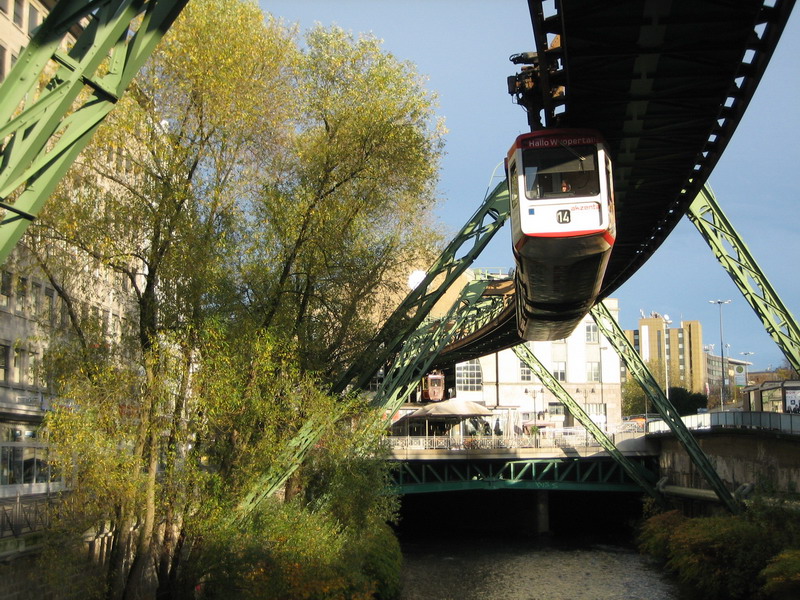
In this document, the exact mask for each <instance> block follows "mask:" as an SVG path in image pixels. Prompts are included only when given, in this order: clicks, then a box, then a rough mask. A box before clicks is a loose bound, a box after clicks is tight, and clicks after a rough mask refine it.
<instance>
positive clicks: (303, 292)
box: [243, 27, 443, 372]
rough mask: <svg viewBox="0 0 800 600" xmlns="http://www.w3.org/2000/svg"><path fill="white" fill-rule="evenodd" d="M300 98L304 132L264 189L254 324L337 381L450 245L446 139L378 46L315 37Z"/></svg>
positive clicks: (250, 275)
mask: <svg viewBox="0 0 800 600" xmlns="http://www.w3.org/2000/svg"><path fill="white" fill-rule="evenodd" d="M296 89H297V91H298V95H299V99H300V114H299V115H298V127H297V129H296V130H295V132H294V138H293V140H292V145H291V148H290V152H288V153H287V154H286V155H284V156H283V157H282V158H283V162H282V164H281V167H282V168H280V169H279V170H277V171H273V172H265V174H264V175H265V177H264V178H263V179H261V183H262V193H261V196H260V198H259V199H258V201H257V202H256V203H255V204H254V206H253V209H254V210H253V213H252V218H253V225H254V227H255V230H256V231H255V232H254V233H255V235H253V236H252V237H251V238H250V239H251V240H252V242H253V244H254V245H257V247H258V249H259V251H258V252H256V251H255V249H254V251H253V252H251V253H249V254H248V256H253V257H254V258H255V260H253V261H248V262H246V263H245V264H244V265H243V271H244V281H245V284H246V285H247V288H248V292H249V294H250V296H251V298H252V302H251V304H250V306H249V308H250V310H251V311H252V315H253V317H254V320H255V322H256V323H257V324H258V325H260V326H261V327H263V328H265V329H274V330H276V331H280V332H283V334H285V335H287V336H291V337H292V338H293V339H296V340H298V343H299V346H300V348H301V355H302V356H303V361H304V365H305V367H306V368H308V369H311V370H326V371H328V372H330V371H331V370H334V369H336V368H337V367H339V368H341V366H342V365H345V366H346V365H348V364H349V362H350V361H351V360H352V358H353V356H354V355H355V354H356V353H357V352H358V351H359V350H360V349H361V348H362V347H363V344H364V343H365V340H367V339H369V338H370V337H371V336H372V334H374V328H375V325H376V323H378V322H379V320H380V318H381V317H382V316H384V315H385V314H386V312H387V311H388V310H390V306H388V305H387V304H388V302H387V300H396V297H397V294H398V293H399V292H400V290H401V289H402V287H404V286H405V282H406V280H407V277H408V274H409V273H410V272H411V270H412V269H413V268H415V266H416V267H417V268H418V265H419V264H420V261H421V260H422V261H423V264H426V263H425V262H424V261H426V260H427V259H429V258H430V251H431V249H432V248H435V247H436V245H437V244H438V242H440V241H441V237H442V236H441V234H440V233H439V232H437V230H436V228H435V227H433V226H432V225H433V223H432V222H431V214H432V213H431V209H432V208H433V206H434V204H435V192H434V187H433V185H434V183H435V179H434V176H435V173H436V169H437V167H438V159H439V156H440V153H441V144H442V137H441V136H442V133H443V128H442V125H441V123H440V122H437V121H435V120H434V118H433V106H434V104H433V102H434V98H433V97H432V96H431V95H430V94H429V93H428V92H427V91H426V90H425V89H424V88H423V87H422V81H421V79H420V77H419V76H418V75H417V74H416V73H415V71H414V70H413V68H412V66H411V65H410V64H407V63H404V62H401V61H399V60H397V59H396V58H395V57H393V56H392V55H390V54H386V53H383V52H382V51H381V49H380V44H379V42H378V40H376V39H375V38H373V37H371V36H364V37H360V38H358V39H354V38H353V37H352V36H351V35H349V34H347V33H345V32H344V31H342V30H340V29H337V28H333V29H323V28H321V27H318V28H316V29H314V30H312V31H311V32H310V33H309V34H308V37H307V39H306V48H305V50H304V52H303V53H302V56H301V58H300V61H299V66H298V69H297V82H296ZM422 257H425V258H424V259H423V258H422Z"/></svg>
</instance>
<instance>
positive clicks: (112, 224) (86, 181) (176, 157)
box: [28, 0, 442, 599]
mask: <svg viewBox="0 0 800 600" xmlns="http://www.w3.org/2000/svg"><path fill="white" fill-rule="evenodd" d="M295 35H296V34H295V32H294V31H293V30H291V29H289V28H287V27H285V26H284V25H283V24H281V23H278V22H276V21H274V20H267V21H265V20H264V17H263V15H262V14H261V13H260V12H259V10H258V8H257V6H256V5H254V4H252V3H250V2H242V1H238V0H219V1H212V0H195V1H193V2H192V3H190V4H189V6H188V8H187V9H186V10H185V11H184V13H183V14H182V16H181V18H180V19H179V21H178V22H177V23H176V25H175V27H174V28H173V30H172V31H171V32H170V34H169V35H168V36H167V37H166V38H165V40H164V43H163V44H162V45H161V46H160V47H159V48H158V49H157V51H156V52H155V53H154V55H153V58H152V60H151V61H150V62H149V63H148V65H147V66H146V68H145V69H144V70H143V72H142V74H141V76H140V77H139V78H138V79H137V80H136V82H135V84H134V86H133V88H132V89H131V90H130V93H129V94H128V95H127V96H126V97H125V98H123V99H122V100H121V101H120V106H119V107H118V108H117V110H115V112H113V113H112V116H111V117H110V119H109V120H108V122H107V124H106V125H105V126H104V127H103V128H102V130H101V131H99V132H98V134H97V135H96V136H95V138H94V140H93V143H92V146H91V148H90V149H89V150H88V151H87V152H86V153H85V154H84V155H83V157H82V159H81V160H80V161H79V162H78V163H77V164H76V166H75V168H74V169H73V171H72V172H71V175H70V177H69V179H68V180H67V181H65V183H64V185H63V186H62V188H61V190H60V195H59V197H58V198H57V199H56V200H55V201H54V202H51V203H50V204H49V205H48V209H47V212H46V213H45V214H44V215H43V217H42V219H41V222H40V223H39V224H38V225H37V227H36V228H35V229H34V230H31V235H30V236H29V237H28V244H29V246H30V248H31V249H32V251H33V252H34V253H35V254H36V255H37V256H38V257H39V259H40V260H41V263H42V266H43V268H44V269H45V271H46V272H47V273H49V274H50V276H51V277H52V280H53V282H54V284H58V283H59V282H65V281H70V282H71V281H76V282H77V281H83V282H84V283H85V284H86V286H85V289H83V290H79V289H78V287H79V286H77V284H75V285H73V286H66V285H60V286H58V288H57V289H58V291H59V294H60V296H61V297H62V301H63V302H64V305H65V306H67V307H69V306H71V305H75V306H78V305H81V304H83V306H86V301H87V299H91V297H92V294H95V295H98V294H101V293H102V294H105V293H109V294H115V295H118V296H120V297H121V298H123V299H124V300H126V301H129V305H128V308H129V311H128V313H127V318H128V323H129V324H130V327H129V328H127V330H126V333H127V335H122V336H119V337H118V339H116V341H117V342H119V345H118V346H114V345H112V344H110V343H109V342H110V341H111V340H110V339H109V337H108V336H107V335H105V332H104V331H103V328H102V327H92V326H91V323H92V320H91V319H90V318H84V316H83V313H84V312H87V314H88V315H89V316H91V311H81V310H77V309H76V310H74V311H70V314H71V315H73V318H72V323H73V329H74V331H75V332H76V333H78V335H77V336H74V337H70V336H67V337H64V338H62V339H61V343H55V341H54V343H53V345H52V348H51V352H50V360H49V365H50V367H49V368H50V373H51V378H52V379H53V380H54V381H55V382H57V383H58V386H59V391H60V392H61V394H62V396H63V397H65V398H70V399H71V400H70V401H69V402H64V403H63V404H62V406H61V408H60V409H59V410H56V411H54V413H53V415H52V416H51V418H50V419H49V420H48V427H49V430H50V435H51V440H52V441H53V442H54V444H55V445H56V446H57V447H58V448H60V449H61V450H62V453H61V454H60V457H61V461H62V463H61V464H62V466H63V468H64V470H65V472H69V473H70V474H71V479H70V483H71V484H72V485H73V486H74V490H75V494H74V495H73V496H72V497H73V498H75V499H76V500H77V499H80V498H83V499H84V500H86V499H88V498H101V499H103V501H102V502H97V503H96V510H92V511H85V510H82V507H81V505H80V504H78V503H72V504H69V505H65V506H67V507H68V508H72V509H73V510H72V511H65V513H64V514H65V516H69V517H70V519H71V521H69V522H70V523H72V525H73V527H74V529H72V531H80V530H83V531H85V530H86V529H87V528H88V527H89V526H90V525H91V524H92V523H94V524H95V525H99V524H101V523H102V527H103V528H105V529H107V530H110V532H111V533H112V535H113V539H114V546H113V549H112V552H111V558H110V561H109V563H108V572H107V577H106V582H105V589H106V596H107V597H108V598H114V599H116V598H138V597H147V596H150V597H151V596H152V595H153V594H154V593H155V590H156V587H157V588H158V591H159V594H160V595H163V596H164V597H179V596H180V594H181V593H182V591H181V590H183V589H184V588H183V587H182V586H181V585H180V582H181V581H183V582H184V583H187V582H189V583H191V577H195V580H197V579H199V578H202V577H204V576H205V575H206V574H207V573H210V572H214V573H216V575H219V574H220V572H221V571H220V570H219V569H216V570H215V566H214V565H213V564H206V563H203V562H202V561H201V560H199V559H198V560H199V562H197V563H196V564H195V565H194V567H192V568H190V567H189V566H187V565H186V564H185V561H184V559H185V557H186V556H187V554H189V552H188V549H189V548H191V549H192V550H193V554H192V556H200V557H208V556H209V553H208V552H206V551H204V549H206V550H207V549H208V548H209V547H213V544H210V543H209V540H210V539H212V538H213V537H214V535H213V534H214V531H223V530H224V531H228V533H230V531H229V530H228V529H226V527H227V526H223V525H219V523H221V522H223V521H225V520H224V519H222V520H220V513H225V511H229V510H230V508H231V507H232V506H235V505H236V503H237V502H238V501H239V500H241V498H240V497H239V496H240V495H241V493H242V490H244V489H245V487H246V485H245V484H246V483H247V482H248V480H249V479H251V478H252V477H253V476H254V474H256V473H258V472H262V471H264V470H266V469H267V468H269V465H270V461H271V459H272V457H274V456H275V455H277V454H278V453H279V452H280V449H281V448H282V447H284V446H285V445H287V444H288V443H289V441H290V440H291V439H292V437H293V435H294V434H295V433H296V432H297V430H298V429H299V428H300V426H301V425H302V423H303V422H304V420H305V419H308V418H311V417H315V416H317V417H318V416H319V415H321V414H325V413H326V411H327V412H330V411H331V410H332V403H333V402H334V399H332V398H330V397H329V396H328V395H326V394H325V393H323V391H322V390H323V389H324V388H325V380H324V378H325V376H327V375H328V374H330V373H335V372H336V371H337V370H340V369H342V368H344V367H345V366H347V361H348V360H349V359H350V358H351V357H352V356H353V354H354V353H356V352H358V350H359V349H360V347H361V346H363V344H364V341H365V340H366V339H368V337H369V336H370V335H371V333H372V332H373V331H374V329H375V328H376V327H377V325H378V324H379V321H380V318H381V315H382V314H383V313H384V312H387V311H388V309H389V305H390V304H391V302H392V301H393V299H394V298H395V297H396V294H397V293H398V292H399V289H400V287H401V286H403V285H405V278H406V277H405V276H406V274H407V271H409V270H410V269H411V266H412V265H413V266H416V264H415V260H417V259H418V257H419V256H421V255H424V254H425V253H426V252H427V251H428V250H429V249H430V248H431V247H432V246H434V245H435V244H436V242H437V240H438V238H439V234H438V233H437V232H436V230H435V228H433V227H431V219H430V214H431V212H430V211H431V208H432V206H433V183H434V175H435V172H436V167H437V160H438V157H439V154H440V152H441V134H442V128H441V124H439V123H437V122H435V120H434V119H433V108H432V107H433V99H432V97H431V96H430V95H429V94H428V93H427V92H426V91H425V90H424V88H423V87H422V85H421V80H420V79H419V77H418V76H417V75H416V73H415V72H414V70H413V68H412V67H411V65H408V64H405V63H402V62H400V61H398V60H396V59H395V58H394V57H392V56H391V55H387V54H385V53H382V52H381V50H380V45H379V43H378V42H377V41H376V40H375V39H374V38H371V37H367V38H360V39H358V40H355V39H353V38H352V37H351V36H349V35H347V34H345V33H344V32H342V31H341V30H339V29H335V28H334V29H331V30H326V29H322V28H318V29H315V30H314V31H313V32H312V33H310V34H309V37H308V39H307V40H306V46H305V47H304V48H300V46H299V45H298V43H297V42H296V39H295ZM105 272H112V273H115V274H116V277H117V280H115V281H108V282H107V283H102V284H100V285H99V287H98V280H97V278H96V277H95V275H96V274H98V273H105ZM92 287H94V290H92V289H91V288H92ZM125 290H127V292H126V291H125ZM313 371H322V372H323V374H322V376H321V378H320V377H317V376H315V375H314V374H313ZM76 407H77V410H76ZM363 410H364V409H363V408H357V407H355V408H352V409H348V410H347V411H346V414H347V415H348V421H347V422H348V423H354V420H356V419H358V418H359V415H360V414H362V413H363ZM318 421H319V422H325V420H324V419H318ZM341 426H342V425H341V424H340V425H335V424H328V427H329V429H330V430H331V431H330V432H329V433H330V434H331V435H338V437H335V438H332V439H339V440H341V439H345V438H346V436H343V435H342V431H344V430H341V429H339V430H338V433H337V432H334V429H333V428H340V427H341ZM347 431H351V430H349V429H348V430H347ZM351 433H352V431H351ZM373 433H374V432H373ZM324 439H325V438H324V437H323V442H322V443H321V445H320V447H319V448H317V449H316V450H315V452H314V453H312V456H311V460H312V462H313V461H316V462H314V463H313V464H314V465H315V466H312V467H311V468H310V469H309V470H308V472H307V473H306V474H305V477H306V478H307V480H308V482H309V486H308V489H307V492H306V493H305V494H304V495H302V496H301V497H299V500H298V502H301V503H304V504H303V505H302V506H301V509H302V510H303V511H312V512H314V511H327V513H330V515H332V516H331V517H330V521H325V522H326V523H327V522H330V523H350V524H349V525H346V526H347V527H348V528H349V529H348V531H350V532H351V534H352V535H353V539H357V538H358V532H359V531H362V530H363V529H364V528H365V527H375V526H376V524H377V523H379V522H383V521H385V519H386V517H387V516H388V515H389V513H390V512H391V510H392V508H391V505H387V504H386V503H385V501H384V500H382V499H381V497H380V495H376V494H373V495H368V494H361V495H360V498H359V499H360V501H361V502H362V503H363V504H364V505H370V506H373V507H374V509H373V512H372V513H371V514H374V515H375V518H372V519H367V520H366V521H365V522H361V521H360V520H359V519H357V518H356V517H357V516H358V514H362V513H363V511H356V512H355V513H354V512H352V511H349V512H348V511H347V510H346V508H347V506H348V503H347V502H346V501H345V500H344V499H343V498H344V496H345V495H346V494H345V491H344V490H347V489H348V485H343V484H342V481H343V479H342V477H341V476H337V475H336V469H338V468H344V469H353V468H356V466H357V467H358V469H359V471H363V472H365V473H372V475H367V476H366V477H367V480H369V481H373V482H374V485H373V484H370V483H368V482H367V481H366V480H365V479H363V478H362V479H357V480H356V479H353V480H351V481H352V482H353V484H352V485H351V486H350V488H352V489H361V490H370V489H371V490H373V491H374V490H377V489H380V486H381V482H382V480H381V477H382V473H383V471H382V470H381V469H380V468H376V467H375V463H374V462H370V461H371V459H372V458H374V457H375V449H374V447H372V446H370V444H369V443H366V442H364V443H361V442H359V443H353V444H350V445H348V446H346V447H342V446H337V445H336V444H332V443H328V444H326V443H325V442H324ZM84 445H91V446H92V448H93V449H94V450H93V451H92V452H86V453H85V456H86V458H87V459H88V460H81V461H78V462H77V463H76V464H73V463H72V461H73V457H74V456H75V455H76V454H77V455H79V456H80V455H81V453H82V448H83V447H84ZM332 448H338V450H337V452H336V456H335V457H334V458H330V456H331V449H332ZM104 449H109V450H113V451H109V453H108V456H105V450H104ZM98 453H100V454H103V455H104V458H103V460H100V459H99V458H98V460H91V457H93V456H96V455H97V454H98ZM325 457H328V458H325ZM323 458H325V460H323ZM367 459H369V460H367ZM340 464H341V465H345V466H343V467H339V466H337V465H340ZM320 465H322V466H320ZM364 469H365V470H364ZM326 482H327V483H326ZM326 485H327V486H335V489H334V488H330V487H329V488H326V487H325V486H326ZM237 494H238V495H239V496H237ZM200 499H203V502H201V501H200ZM368 499H369V500H368ZM206 501H207V502H206ZM381 507H382V508H381ZM309 518H311V517H309ZM327 518H328V517H325V519H327ZM65 523H67V521H65ZM332 526H333V525H332ZM220 528H221V529H220ZM267 529H269V528H267ZM259 531H262V530H259ZM265 531H266V530H265ZM331 531H332V533H335V531H334V530H331ZM235 534H238V535H242V531H241V530H239V531H236V532H234V535H235ZM227 539H229V541H230V538H227ZM263 545H264V544H263V541H259V540H255V541H254V542H253V546H252V547H253V548H258V547H260V546H263ZM129 549H132V550H129ZM343 551H344V550H343ZM212 555H213V553H212ZM339 558H340V559H342V560H343V558H342V556H339ZM212 562H213V561H212ZM203 564H206V567H207V568H206V570H203V569H204V568H205V567H203V566H202V565H203ZM248 564H249V563H248ZM193 568H194V569H195V570H192V569H193ZM253 568H255V567H253ZM181 569H183V572H184V575H185V576H181V574H180V573H181ZM197 569H200V570H199V571H198V570H197ZM187 573H188V575H187ZM347 585H350V584H347ZM353 585H355V584H353ZM367 587H369V586H367ZM359 589H361V588H359ZM364 589H366V588H364Z"/></svg>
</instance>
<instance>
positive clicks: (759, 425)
mask: <svg viewBox="0 0 800 600" xmlns="http://www.w3.org/2000/svg"><path fill="white" fill-rule="evenodd" d="M681 419H682V420H683V422H684V423H685V424H686V427H688V428H689V429H714V428H720V427H726V428H736V429H764V430H771V431H780V432H782V433H789V434H793V435H800V414H791V413H776V412H712V413H704V414H701V415H689V416H687V417H682V418H681ZM667 431H669V427H667V424H666V423H664V422H662V421H653V422H650V423H648V424H647V432H648V433H665V432H667Z"/></svg>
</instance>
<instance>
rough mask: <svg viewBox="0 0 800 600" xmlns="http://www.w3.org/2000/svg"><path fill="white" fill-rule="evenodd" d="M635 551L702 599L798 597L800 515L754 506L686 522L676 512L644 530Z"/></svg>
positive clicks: (653, 519) (656, 518)
mask: <svg viewBox="0 0 800 600" xmlns="http://www.w3.org/2000/svg"><path fill="white" fill-rule="evenodd" d="M638 541H639V548H640V550H641V551H642V552H644V553H647V554H649V555H651V556H653V557H655V558H656V559H658V560H660V561H661V562H663V563H664V564H665V565H666V567H667V569H669V570H670V571H672V572H674V573H675V575H676V576H677V578H678V579H679V581H680V582H681V583H682V584H685V586H686V588H687V590H691V591H692V592H693V593H694V594H696V595H697V597H698V598H703V599H704V600H715V599H719V600H723V599H724V600H737V599H747V600H752V599H764V600H767V599H775V600H783V599H784V598H800V550H797V548H798V547H800V515H798V514H797V513H796V512H794V511H789V510H785V509H783V508H780V507H778V508H775V507H764V506H756V507H754V508H752V509H751V510H748V511H747V512H746V513H744V514H742V515H729V516H715V517H703V518H692V519H688V518H685V517H683V515H681V514H680V513H679V512H678V511H671V512H667V513H662V514H659V515H655V516H654V517H651V518H650V519H648V520H647V521H646V522H645V523H644V524H643V526H642V528H641V532H640V535H639V540H638Z"/></svg>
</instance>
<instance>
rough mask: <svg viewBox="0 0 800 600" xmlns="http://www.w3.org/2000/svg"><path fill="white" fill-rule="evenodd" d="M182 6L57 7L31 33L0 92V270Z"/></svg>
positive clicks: (127, 2) (146, 2)
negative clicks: (68, 41) (69, 41)
mask: <svg viewBox="0 0 800 600" xmlns="http://www.w3.org/2000/svg"><path fill="white" fill-rule="evenodd" d="M187 1H188V0H94V1H89V0H61V1H60V2H58V3H57V4H56V5H55V7H54V8H53V10H52V12H50V14H48V15H47V18H46V19H45V20H44V22H43V23H42V25H41V26H40V27H39V28H38V29H37V31H36V32H35V34H34V36H33V38H32V39H31V41H30V43H29V44H28V46H27V47H26V48H25V49H24V50H23V52H22V54H21V55H20V57H19V59H17V62H16V63H15V65H14V68H13V69H12V70H11V72H10V73H9V75H8V77H7V78H6V80H5V81H4V82H3V84H2V85H0V143H3V146H2V149H1V150H0V209H3V215H2V221H0V263H2V262H5V260H6V258H7V257H8V255H9V254H10V253H11V251H12V250H13V248H14V246H15V245H16V243H17V241H19V239H20V237H22V234H23V233H24V232H25V229H26V228H27V226H28V224H29V223H30V222H31V221H32V220H33V219H35V218H36V216H37V215H38V214H39V212H40V211H41V209H42V206H43V205H44V203H45V201H46V200H47V198H48V197H49V196H50V194H51V193H52V192H53V190H54V189H55V187H56V185H57V184H58V181H59V180H60V179H61V177H63V175H64V174H65V173H66V172H67V170H68V169H69V167H70V166H71V165H72V163H73V162H74V160H75V159H76V158H77V156H78V154H80V152H81V150H83V148H84V147H85V146H86V144H88V143H89V140H90V139H91V136H92V134H93V133H94V132H95V130H96V129H97V127H98V126H99V125H100V123H101V122H102V121H103V119H104V118H105V117H106V115H108V113H109V112H110V111H111V109H112V108H113V107H114V105H115V104H116V102H117V100H118V99H119V97H120V96H121V95H122V93H123V92H124V91H125V89H126V88H127V87H128V85H129V84H130V82H131V80H132V79H133V77H134V76H135V75H136V73H137V72H138V71H139V69H140V68H141V67H142V65H143V64H144V62H145V60H147V58H148V57H149V56H150V54H151V53H152V51H153V49H154V48H155V46H156V44H157V43H158V42H159V41H160V40H161V38H162V37H163V36H164V33H166V31H167V30H168V29H169V27H170V26H171V25H172V23H173V22H174V20H175V18H176V17H177V16H178V14H179V13H180V11H181V10H182V9H183V7H184V6H185V5H186V2H187ZM139 19H141V22H140V21H139ZM81 24H82V25H84V26H83V28H82V29H79V28H78V26H79V25H81ZM137 24H138V25H137ZM76 32H79V34H78V36H77V38H76V40H75V43H74V45H73V46H72V47H71V48H70V49H69V51H68V52H65V51H63V50H61V49H60V48H61V47H62V45H64V44H63V42H64V41H65V38H66V36H67V34H68V33H72V34H75V33H76ZM134 32H135V33H134ZM42 83H44V84H45V85H44V86H42V85H41V84H42ZM12 199H13V203H12Z"/></svg>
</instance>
